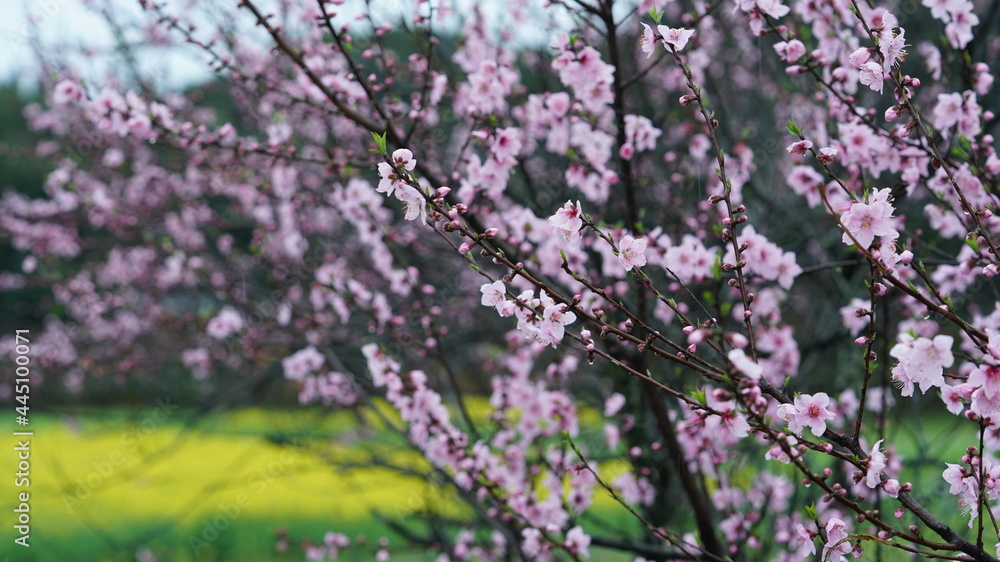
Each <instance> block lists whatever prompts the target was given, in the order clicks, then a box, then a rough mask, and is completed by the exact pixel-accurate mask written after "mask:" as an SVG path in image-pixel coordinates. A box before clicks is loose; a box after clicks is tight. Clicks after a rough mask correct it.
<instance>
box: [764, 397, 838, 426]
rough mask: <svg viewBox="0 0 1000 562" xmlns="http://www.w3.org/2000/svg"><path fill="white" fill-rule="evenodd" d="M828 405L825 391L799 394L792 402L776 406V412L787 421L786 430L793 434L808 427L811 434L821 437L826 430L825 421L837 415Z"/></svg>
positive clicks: (828, 399)
mask: <svg viewBox="0 0 1000 562" xmlns="http://www.w3.org/2000/svg"><path fill="white" fill-rule="evenodd" d="M829 405H830V397H829V396H827V395H826V393H825V392H819V393H816V394H814V395H809V394H800V395H798V396H796V397H795V401H794V403H793V404H782V405H781V406H778V410H777V414H778V417H779V418H781V419H783V420H785V421H786V422H787V423H788V430H789V431H791V432H792V433H794V434H795V435H799V436H801V435H802V430H803V429H804V428H806V427H808V428H809V429H810V431H812V433H813V435H815V436H816V437H821V436H822V435H823V433H825V432H826V422H828V421H831V420H834V419H836V417H837V416H836V415H835V414H834V413H833V412H831V411H830V410H828V409H827V406H829Z"/></svg>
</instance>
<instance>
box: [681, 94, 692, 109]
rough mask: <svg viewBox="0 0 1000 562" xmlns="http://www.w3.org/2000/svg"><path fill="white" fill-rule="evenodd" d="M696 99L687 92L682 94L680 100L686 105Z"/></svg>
mask: <svg viewBox="0 0 1000 562" xmlns="http://www.w3.org/2000/svg"><path fill="white" fill-rule="evenodd" d="M694 100H695V97H694V96H692V95H691V94H686V95H683V96H681V99H680V100H679V101H680V103H681V105H685V106H686V105H689V104H690V103H691V102H693V101H694Z"/></svg>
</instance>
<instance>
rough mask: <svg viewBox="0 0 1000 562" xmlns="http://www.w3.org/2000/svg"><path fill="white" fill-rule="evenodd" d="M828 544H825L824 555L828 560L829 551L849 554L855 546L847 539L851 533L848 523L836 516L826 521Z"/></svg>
mask: <svg viewBox="0 0 1000 562" xmlns="http://www.w3.org/2000/svg"><path fill="white" fill-rule="evenodd" d="M825 528H826V544H825V545H824V546H823V556H822V558H823V559H824V560H828V558H827V554H828V553H829V552H835V553H837V554H849V553H850V552H851V550H852V549H853V547H852V546H851V543H850V541H848V540H847V537H848V536H849V533H848V532H847V524H846V523H844V522H843V521H841V520H840V519H837V518H836V517H834V518H831V519H830V520H829V521H827V522H826V527H825Z"/></svg>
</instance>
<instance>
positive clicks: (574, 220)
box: [549, 201, 583, 245]
mask: <svg viewBox="0 0 1000 562" xmlns="http://www.w3.org/2000/svg"><path fill="white" fill-rule="evenodd" d="M549 223H550V224H551V225H552V229H553V230H555V231H556V232H558V233H559V234H561V235H562V236H563V237H564V238H565V239H566V240H567V241H569V242H571V243H572V244H573V245H577V244H579V243H580V237H581V236H582V233H581V232H580V229H582V228H583V217H582V216H581V211H580V202H579V201H577V202H576V204H575V205H574V204H573V202H572V201H566V204H565V205H563V206H562V207H560V208H559V210H558V211H556V214H554V215H552V216H551V217H549Z"/></svg>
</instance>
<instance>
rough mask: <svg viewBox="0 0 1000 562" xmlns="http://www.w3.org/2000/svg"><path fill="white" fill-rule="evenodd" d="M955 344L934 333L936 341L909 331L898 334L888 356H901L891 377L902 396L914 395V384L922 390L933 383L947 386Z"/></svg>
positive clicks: (938, 385)
mask: <svg viewBox="0 0 1000 562" xmlns="http://www.w3.org/2000/svg"><path fill="white" fill-rule="evenodd" d="M953 343H954V338H953V337H951V336H945V335H939V336H935V337H934V339H933V340H932V339H929V338H923V337H921V338H914V337H913V336H911V335H909V334H901V335H900V336H899V342H898V343H897V344H896V345H894V346H893V347H892V349H891V350H890V351H889V355H890V356H892V357H895V358H896V359H899V364H897V365H896V366H895V367H893V369H892V378H893V381H894V383H895V384H896V385H897V386H901V387H902V389H903V393H902V394H903V396H910V395H912V394H913V385H914V384H919V385H920V392H921V393H924V392H927V390H928V389H929V388H931V387H934V386H936V387H941V386H944V384H945V383H944V376H943V373H944V369H945V368H947V367H950V366H951V365H952V364H953V363H954V362H955V358H954V356H953V355H952V352H951V348H952V345H953ZM989 396H991V397H992V396H993V395H992V394H990V395H989Z"/></svg>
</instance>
